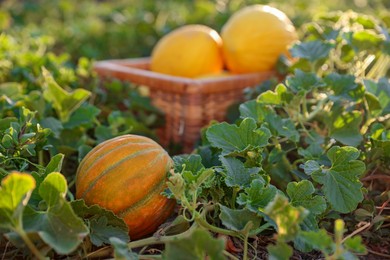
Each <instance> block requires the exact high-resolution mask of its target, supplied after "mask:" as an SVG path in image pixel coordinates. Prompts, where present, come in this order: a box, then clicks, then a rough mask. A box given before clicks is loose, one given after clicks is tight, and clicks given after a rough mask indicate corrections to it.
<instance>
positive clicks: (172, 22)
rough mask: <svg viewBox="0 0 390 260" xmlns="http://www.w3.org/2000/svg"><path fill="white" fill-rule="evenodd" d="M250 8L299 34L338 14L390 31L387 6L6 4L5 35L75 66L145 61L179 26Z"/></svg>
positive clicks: (218, 20)
mask: <svg viewBox="0 0 390 260" xmlns="http://www.w3.org/2000/svg"><path fill="white" fill-rule="evenodd" d="M250 4H269V5H272V6H275V7H277V8H279V9H281V10H282V11H284V12H285V13H287V15H288V16H289V17H290V18H291V20H292V21H293V23H294V24H295V25H296V27H297V28H299V27H300V26H301V25H302V24H304V23H305V22H307V21H310V20H312V19H313V18H314V17H315V16H316V15H319V14H322V13H326V12H330V11H335V10H337V11H345V10H353V11H356V12H364V13H365V14H373V15H375V16H376V17H378V18H379V19H381V20H382V21H383V22H385V23H386V24H387V25H388V26H389V25H390V11H389V9H390V1H388V0H327V1H321V0H311V1H307V0H289V1H286V0H273V1H269V0H257V1H256V0H214V1H211V0H208V1H206V0H160V1H155V0H142V1H141V0H117V1H102V0H100V1H91V0H25V1H21V0H3V1H0V5H1V10H0V29H1V30H2V31H3V32H6V33H7V34H11V35H12V36H14V37H16V38H18V39H20V40H21V41H24V40H29V39H30V38H31V37H38V36H43V35H44V36H45V37H50V38H51V41H52V44H50V45H48V46H51V48H52V49H51V50H52V51H53V52H54V53H57V54H58V53H69V55H70V56H71V57H72V60H74V61H77V60H78V58H79V57H87V58H90V59H96V60H100V59H108V58H127V57H128V58H131V57H143V56H149V55H150V53H151V50H152V48H153V46H154V44H155V43H156V42H157V40H158V39H159V38H160V37H161V36H162V35H164V34H166V33H167V32H169V31H171V30H172V29H174V28H176V27H178V26H181V25H183V24H189V23H201V24H205V25H208V26H211V27H213V28H215V29H216V30H217V31H220V29H221V27H222V26H223V24H224V23H225V21H226V20H227V19H228V17H229V16H230V15H231V14H232V13H233V12H234V11H236V10H237V9H239V8H240V7H242V6H245V5H250Z"/></svg>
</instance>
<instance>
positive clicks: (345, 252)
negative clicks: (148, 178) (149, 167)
mask: <svg viewBox="0 0 390 260" xmlns="http://www.w3.org/2000/svg"><path fill="white" fill-rule="evenodd" d="M130 2H131V4H129V3H128V1H116V3H113V2H112V3H111V2H109V1H98V2H94V1H92V2H91V1H73V0H72V1H62V0H58V1H57V0H56V1H47V0H40V1H35V2H31V1H14V0H8V1H5V3H4V5H2V7H4V8H3V9H2V11H0V28H1V29H2V30H3V33H2V34H0V115H1V118H0V138H1V139H0V179H1V180H2V186H1V188H0V228H1V229H0V233H1V235H2V237H4V238H5V239H8V240H9V242H10V243H11V244H13V245H14V246H15V248H16V250H14V251H13V252H16V254H17V256H21V255H22V254H24V256H26V255H27V254H28V253H29V252H30V253H31V254H32V255H34V257H35V258H38V259H43V258H44V257H49V258H53V259H56V258H64V257H65V258H66V257H70V258H75V257H76V258H80V257H81V258H89V257H91V258H92V257H99V256H102V257H115V258H117V259H138V258H148V257H149V256H148V255H147V256H145V255H144V254H147V253H152V254H153V253H154V254H157V253H158V252H160V251H159V250H160V249H162V250H163V252H161V256H162V257H164V258H167V259H178V258H180V259H183V257H187V258H188V259H200V258H202V259H203V258H205V257H208V258H210V259H225V257H226V256H229V257H231V258H234V257H240V258H241V257H242V258H243V259H248V258H249V257H250V256H254V258H255V257H256V256H255V255H256V252H253V249H252V248H251V242H254V241H255V240H253V238H254V237H255V236H258V235H261V236H267V237H268V238H269V239H271V240H274V241H272V243H269V244H268V245H267V246H266V248H267V251H268V254H269V258H270V259H289V258H290V257H291V256H293V253H294V250H295V251H296V250H299V251H302V252H309V251H312V250H318V251H320V252H321V253H322V255H323V256H324V257H325V258H326V259H355V258H356V254H364V253H366V249H365V246H364V244H368V246H369V245H370V243H369V242H371V241H375V239H377V240H378V237H376V236H377V235H374V234H373V233H371V232H370V231H369V230H368V229H367V230H366V231H367V232H364V233H362V237H360V236H352V235H353V234H354V233H353V231H352V230H353V229H354V227H355V226H356V225H357V224H358V222H359V221H362V220H364V221H369V222H371V223H370V225H369V227H370V228H372V227H375V232H377V233H379V234H380V235H383V234H384V235H383V237H382V238H381V239H383V238H384V237H385V236H386V234H387V235H388V233H386V230H385V229H384V230H383V231H382V230H381V229H380V228H381V226H382V225H383V223H384V222H385V221H387V218H386V217H384V216H383V215H381V214H382V210H378V208H380V207H378V206H377V204H378V203H386V201H387V200H388V198H387V197H386V198H385V196H386V195H383V194H387V193H385V192H381V188H382V187H381V185H380V184H381V183H379V184H378V183H371V185H364V184H365V183H364V182H363V181H362V180H364V178H363V177H364V176H365V175H367V176H368V178H372V179H371V180H374V179H375V177H376V176H375V174H376V173H379V175H378V176H379V177H380V176H387V175H388V174H389V166H390V165H389V158H390V129H389V128H390V125H389V123H388V122H389V112H390V83H389V79H388V76H389V64H390V63H389V61H390V58H389V54H390V51H389V46H390V43H389V42H390V40H389V30H388V28H389V26H390V23H389V21H390V20H389V19H388V17H387V16H385V15H381V16H378V18H379V17H381V18H383V21H381V20H379V19H377V18H374V17H372V16H368V15H366V14H360V13H355V12H352V11H346V12H324V14H321V13H319V12H318V13H317V9H314V10H315V12H316V16H315V17H314V18H313V19H312V18H310V21H308V20H307V18H308V17H305V16H306V15H307V12H301V11H302V10H305V11H311V9H310V8H312V7H317V5H318V4H319V2H320V1H311V2H310V3H308V2H307V1H300V0H294V1H293V2H291V1H290V2H289V3H283V2H282V1H278V0H277V1H273V2H272V4H273V5H277V6H280V7H281V9H282V10H286V11H287V12H289V14H290V15H291V16H290V17H291V18H292V20H293V22H294V23H295V24H296V25H301V24H303V25H302V26H301V27H299V34H300V42H297V43H296V44H295V45H294V46H292V48H291V50H290V51H291V56H292V57H293V59H291V60H288V59H287V58H285V57H281V59H280V62H279V64H278V66H279V67H278V69H280V71H281V72H282V73H286V74H285V75H283V76H285V77H283V80H275V81H273V82H268V83H267V84H265V85H264V86H262V87H259V88H256V89H255V90H253V91H251V93H249V94H250V95H248V96H251V98H250V99H248V100H247V101H246V102H244V103H242V104H240V106H239V111H238V114H239V118H238V119H237V121H235V122H234V123H226V122H222V123H216V122H214V123H213V124H212V125H210V126H209V127H207V128H205V129H204V135H203V136H202V140H200V143H199V146H198V147H196V149H195V150H194V151H193V153H192V154H190V155H178V156H175V157H173V161H174V167H173V169H172V171H171V172H170V174H169V181H168V182H167V189H166V191H165V192H164V194H165V195H166V196H169V197H170V198H172V199H176V200H177V202H178V204H179V207H178V212H177V218H176V219H175V220H174V221H173V222H172V223H171V222H168V223H165V224H164V225H163V226H162V227H161V229H159V230H158V232H157V233H156V234H155V235H154V236H151V237H148V238H144V239H141V240H138V241H130V242H129V236H128V228H127V226H126V224H125V223H124V221H123V220H122V219H120V218H119V217H117V216H116V215H115V214H114V213H113V212H111V211H108V210H106V209H103V208H101V207H99V206H97V205H92V206H87V205H85V202H84V201H82V200H74V187H73V185H74V177H75V176H74V175H75V172H76V168H77V166H78V163H79V161H80V160H81V159H82V158H83V157H84V156H85V155H86V153H87V152H88V151H90V150H91V149H92V148H93V147H94V146H95V145H97V144H98V143H101V142H103V141H104V140H107V139H109V138H112V137H115V136H118V135H122V134H127V133H137V134H142V135H146V136H149V137H152V138H155V134H154V130H155V128H156V127H158V126H160V125H161V123H163V122H162V120H161V115H162V114H161V112H160V111H159V110H158V109H157V108H155V107H154V106H153V105H152V104H151V101H150V100H149V98H148V97H147V96H144V95H143V94H142V91H140V90H139V89H138V86H134V85H132V84H131V83H124V82H120V81H116V80H110V81H106V82H104V83H102V84H101V85H98V81H97V78H96V75H95V74H94V72H93V70H92V64H93V61H92V60H90V59H89V58H98V59H103V58H116V57H117V58H124V57H132V56H134V57H140V56H148V55H150V51H151V49H152V46H153V45H154V44H155V42H156V41H157V39H158V38H160V37H161V36H162V35H163V34H165V33H166V32H168V31H170V30H172V29H173V28H176V27H177V26H179V25H182V24H185V23H203V24H208V25H210V26H212V27H214V28H216V29H218V30H219V29H220V28H221V27H222V25H223V23H224V21H226V19H227V18H228V17H229V15H230V14H231V13H232V12H234V11H235V10H237V9H238V8H239V7H241V6H242V5H246V4H250V3H252V2H253V3H254V2H256V3H258V1H238V0H237V1H227V2H226V3H224V2H223V1H222V2H221V1H218V3H217V2H215V3H214V2H211V1H195V2H194V1H182V2H180V1H179V2H180V3H179V2H178V1H164V3H162V2H161V3H160V2H159V1H130ZM263 2H264V3H265V2H267V1H263ZM344 2H345V1H335V4H334V5H335V6H336V7H337V8H342V7H341V6H343V5H344V4H345V3H344ZM370 4H372V5H374V3H370ZM375 5H377V6H379V7H381V8H376V9H377V10H384V9H385V8H383V7H384V6H385V3H384V2H383V3H382V2H381V1H375ZM291 6H294V7H295V8H294V9H292V8H291ZM283 7H284V8H283ZM309 9H310V10H309ZM190 10H191V11H190ZM193 10H194V11H193ZM355 10H356V9H355ZM324 11H326V9H324ZM173 14H174V15H173ZM42 16H44V17H45V19H42ZM305 19H306V20H305ZM297 27H298V26H297ZM58 28H62V29H61V30H58ZM126 46H127V47H126ZM84 56H86V57H88V58H86V57H84ZM256 91H258V92H256ZM13 171H19V172H24V173H14V172H13ZM60 172H61V173H60ZM362 178H363V179H362ZM374 184H375V185H374ZM129 194H130V193H129ZM378 194H380V195H378ZM129 196H130V195H129ZM379 205H385V204H379ZM375 206H376V207H375ZM383 207H384V206H383ZM340 218H344V220H345V224H346V225H344V221H343V220H341V219H340ZM334 219H338V220H336V222H335V228H334V230H332V229H331V226H332V223H333V221H334ZM383 226H384V225H383ZM347 231H348V233H349V234H352V235H348V236H346V237H344V233H345V232H347ZM331 233H333V236H332V235H331ZM214 235H216V236H222V237H223V238H226V239H231V238H234V239H235V241H236V242H237V241H238V242H239V243H240V246H241V248H242V252H241V253H237V252H238V251H240V250H238V251H237V252H236V251H234V250H233V251H231V249H229V248H228V246H227V245H226V244H225V242H226V243H227V241H229V240H227V241H224V240H223V239H221V238H215V237H214ZM366 241H368V242H366ZM0 242H2V241H0ZM363 242H364V243H363ZM154 244H163V246H161V247H159V248H158V249H157V250H156V249H155V248H150V249H151V250H147V249H148V248H147V247H148V246H149V247H150V246H153V245H154ZM1 245H2V244H1V243H0V246H1ZM138 248H140V249H139V250H138ZM241 248H239V249H241ZM25 249H28V250H29V251H27V250H25ZM228 250H230V251H228ZM111 253H112V254H111ZM99 254H102V255H99ZM3 256H4V257H8V256H10V257H13V256H14V255H12V256H11V255H10V254H8V253H7V252H5V253H4V255H3ZM151 257H160V256H151Z"/></svg>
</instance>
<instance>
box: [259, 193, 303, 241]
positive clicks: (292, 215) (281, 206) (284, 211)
mask: <svg viewBox="0 0 390 260" xmlns="http://www.w3.org/2000/svg"><path fill="white" fill-rule="evenodd" d="M264 213H265V214H266V215H267V216H268V217H269V218H270V219H272V220H273V221H274V222H275V224H276V227H277V231H278V241H284V242H288V241H291V240H293V239H294V238H295V236H297V234H298V232H299V231H300V224H301V223H302V221H303V220H304V219H305V217H306V216H307V215H308V213H309V212H308V211H307V210H306V209H304V208H303V207H300V206H299V207H294V206H292V204H291V203H289V201H288V199H287V198H286V197H284V196H283V195H281V194H279V193H278V194H276V196H275V198H274V199H273V200H272V201H271V202H270V203H269V204H268V205H267V207H266V208H265V209H264Z"/></svg>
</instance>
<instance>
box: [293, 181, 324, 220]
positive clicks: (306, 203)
mask: <svg viewBox="0 0 390 260" xmlns="http://www.w3.org/2000/svg"><path fill="white" fill-rule="evenodd" d="M286 192H287V194H288V196H289V197H290V201H291V204H292V205H293V206H294V207H297V206H302V207H304V208H305V209H307V210H309V211H310V214H313V215H319V214H322V213H323V212H324V211H325V210H326V201H325V199H324V198H323V197H321V196H319V195H315V196H313V194H314V192H315V189H314V186H313V184H312V183H311V182H310V181H308V180H302V181H300V182H290V183H289V184H288V185H287V190H286Z"/></svg>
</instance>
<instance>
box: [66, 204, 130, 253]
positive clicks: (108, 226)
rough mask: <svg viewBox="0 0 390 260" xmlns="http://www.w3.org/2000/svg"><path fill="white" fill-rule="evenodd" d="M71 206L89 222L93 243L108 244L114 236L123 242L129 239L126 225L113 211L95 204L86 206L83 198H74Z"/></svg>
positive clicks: (98, 244) (97, 244)
mask: <svg viewBox="0 0 390 260" xmlns="http://www.w3.org/2000/svg"><path fill="white" fill-rule="evenodd" d="M71 206H72V209H73V211H74V212H75V213H76V214H77V216H79V217H80V218H82V219H84V221H87V223H90V225H89V228H90V238H91V241H92V243H93V244H94V245H96V246H100V245H102V244H103V243H105V244H108V243H109V240H110V237H114V236H115V237H118V238H120V239H121V240H123V241H124V242H128V241H130V238H129V229H128V226H127V225H126V223H125V222H124V221H123V219H121V218H119V217H118V216H117V215H115V214H114V212H112V211H110V210H107V209H104V208H102V207H100V206H99V205H96V204H95V205H91V206H87V205H86V204H85V202H84V200H74V201H72V202H71Z"/></svg>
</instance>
